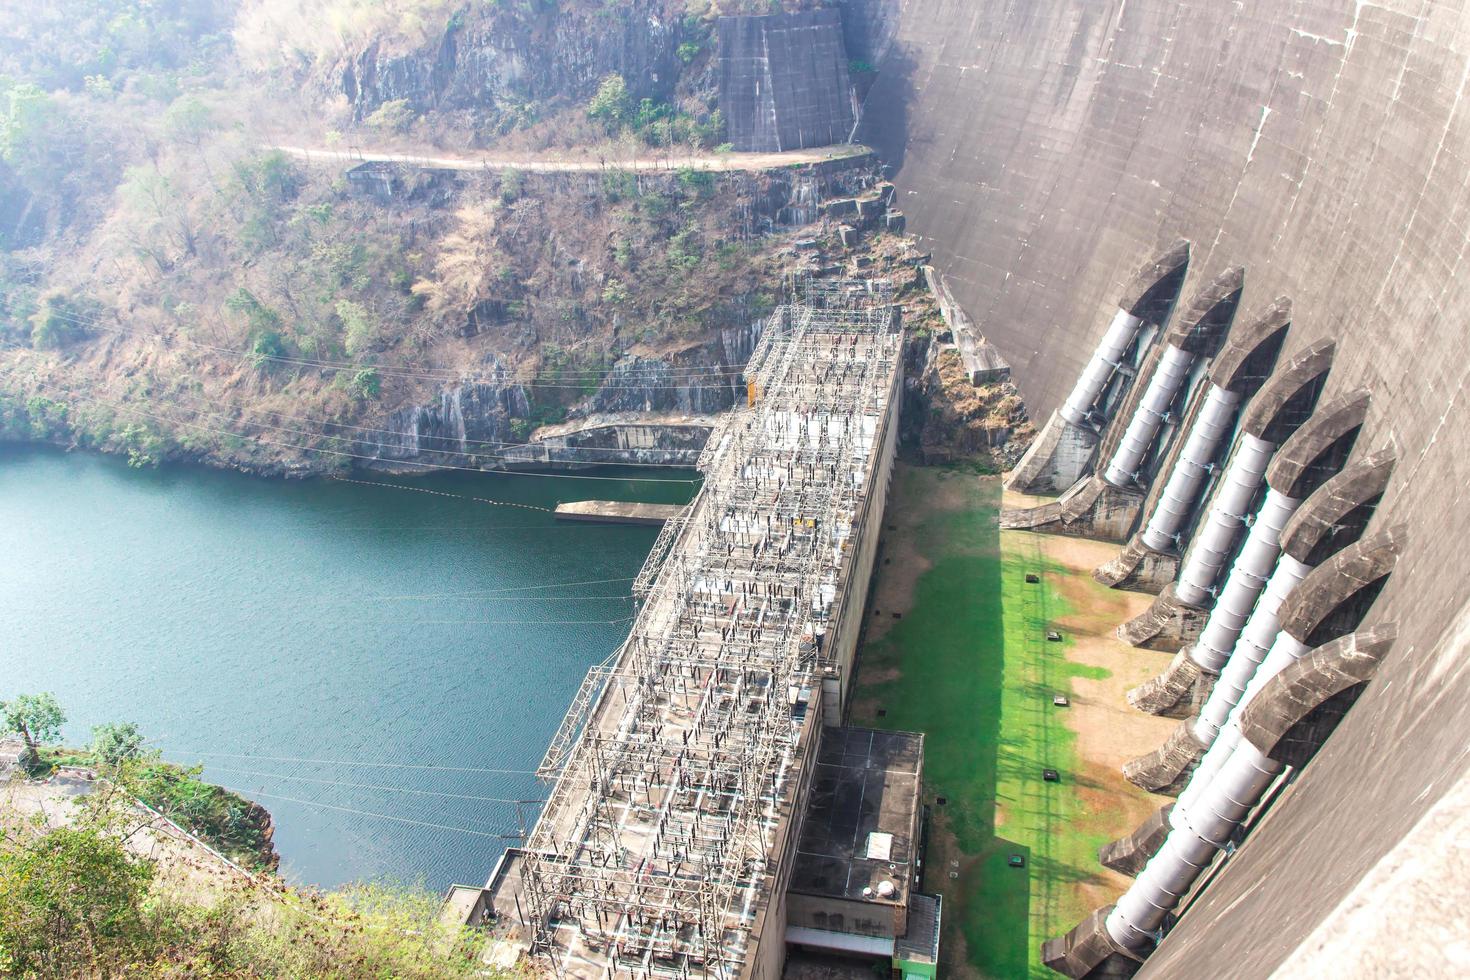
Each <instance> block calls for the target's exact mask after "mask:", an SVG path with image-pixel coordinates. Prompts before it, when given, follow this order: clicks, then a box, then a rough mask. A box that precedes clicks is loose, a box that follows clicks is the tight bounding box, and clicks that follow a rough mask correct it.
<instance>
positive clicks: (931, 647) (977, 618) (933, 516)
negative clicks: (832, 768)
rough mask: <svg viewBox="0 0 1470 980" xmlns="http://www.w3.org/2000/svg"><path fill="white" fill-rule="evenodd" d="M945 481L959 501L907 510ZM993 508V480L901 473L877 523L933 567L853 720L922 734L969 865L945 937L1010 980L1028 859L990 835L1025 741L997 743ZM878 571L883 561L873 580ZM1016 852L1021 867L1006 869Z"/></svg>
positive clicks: (871, 659)
mask: <svg viewBox="0 0 1470 980" xmlns="http://www.w3.org/2000/svg"><path fill="white" fill-rule="evenodd" d="M948 480H964V481H965V486H966V489H965V491H964V492H965V494H966V498H967V499H966V500H965V506H963V507H960V508H957V509H939V508H932V509H930V508H926V509H925V510H924V511H922V512H917V513H916V512H912V511H907V508H908V507H923V506H924V504H923V502H924V501H927V500H931V499H934V498H935V497H937V496H939V495H941V494H944V493H946V492H950V491H953V489H954V488H953V486H951V487H949V488H945V487H944V486H943V484H944V483H945V482H947V481H948ZM999 506H1000V484H999V481H997V480H989V481H984V482H981V481H978V480H976V479H975V477H974V476H970V475H962V474H958V473H942V472H936V471H934V470H923V469H913V468H908V467H903V468H901V469H900V471H899V475H898V484H897V486H896V488H895V493H894V495H893V497H892V502H891V503H890V514H894V512H895V511H896V510H900V509H903V510H902V511H901V512H900V513H899V514H897V515H896V520H895V518H886V519H885V520H886V521H887V523H889V524H894V523H898V524H900V528H901V529H900V531H899V533H901V534H909V535H912V538H913V543H914V545H915V547H916V549H917V550H918V552H919V553H920V554H922V555H923V556H924V557H925V558H927V559H928V560H929V562H930V563H931V565H930V568H929V569H928V571H926V572H925V573H924V574H923V575H922V576H921V577H920V578H919V580H918V581H917V583H916V585H915V589H914V597H913V605H912V608H911V609H909V610H907V611H906V612H905V613H904V616H903V619H901V620H899V621H896V622H894V623H893V625H892V627H891V629H889V630H888V631H887V632H886V633H885V634H884V635H883V636H882V637H881V638H880V639H878V640H875V641H873V642H871V643H869V644H867V645H866V646H865V647H864V648H863V650H862V651H861V653H860V655H859V659H858V663H859V675H858V677H857V685H858V692H857V694H858V696H857V706H856V707H855V709H854V717H853V719H852V721H853V723H854V724H876V725H879V726H881V727H884V728H890V729H897V730H908V731H920V732H923V733H925V736H926V739H925V748H924V768H925V793H926V798H928V799H930V800H933V799H934V798H936V797H944V798H946V800H947V804H946V807H945V817H946V823H947V825H948V827H949V829H950V831H951V832H952V833H953V835H954V842H955V844H956V845H957V846H958V850H959V851H960V853H961V854H963V855H964V856H965V858H966V859H965V860H964V861H963V866H962V870H960V871H959V872H958V874H959V877H958V878H956V879H950V878H948V877H947V875H946V876H944V877H943V878H940V879H939V881H940V884H939V887H938V890H939V891H941V892H943V893H944V895H945V900H946V903H947V907H946V914H945V917H944V921H945V933H946V935H947V936H953V933H954V931H958V932H959V933H961V934H962V935H963V938H964V946H965V949H966V951H967V953H968V957H967V958H968V960H969V965H970V966H971V967H973V968H974V969H975V970H978V971H979V972H980V973H982V974H983V975H985V976H992V977H1018V976H1024V975H1026V973H1027V971H1028V963H1029V961H1030V960H1031V955H1030V953H1031V951H1030V946H1031V939H1032V937H1031V936H1030V915H1029V912H1030V903H1031V871H1030V868H1031V852H1030V849H1029V848H1027V847H1024V846H1022V845H1019V844H1016V843H1013V842H1010V841H1007V840H1003V839H1000V838H998V837H996V836H995V834H996V826H995V817H996V803H997V792H998V789H999V787H1000V785H1001V778H1000V777H1001V775H1002V774H1001V757H1002V751H1003V749H1004V751H1005V754H1006V755H1014V754H1015V749H1016V748H1018V747H1019V746H1020V743H1022V742H1024V739H1017V740H1016V743H1017V744H1016V745H1003V743H1002V737H1001V715H1002V707H1003V692H1004V688H1005V655H1006V650H1007V637H1006V623H1005V621H1004V610H1003V607H1002V596H1003V589H1002V581H1001V576H1002V574H1003V562H1002V560H1001V554H1000V530H999V527H998V525H997V523H996V521H995V515H996V513H997V512H998V509H999ZM883 569H884V566H882V565H881V563H880V565H879V575H882V574H884V571H883ZM1012 643H1014V640H1012ZM890 669H896V670H897V676H898V679H897V680H896V681H890V680H885V681H884V682H883V683H881V684H880V683H878V682H877V681H876V680H875V681H873V682H872V683H871V684H870V685H867V686H865V685H864V673H863V672H866V673H867V676H868V677H870V678H876V677H878V676H891V674H890ZM1049 697H1050V695H1048V700H1049ZM879 702H881V704H882V706H883V707H884V708H885V709H886V713H885V715H884V717H883V718H882V719H881V720H880V719H878V718H876V717H875V710H874V706H875V705H876V704H877V703H879ZM1006 741H1007V742H1010V741H1011V740H1010V739H1007V740H1006ZM1037 778H1039V773H1038V774H1037ZM1001 802H1002V804H1003V806H1005V807H1011V806H1012V805H1013V801H1010V800H1001ZM1013 854H1020V855H1022V856H1023V858H1024V860H1025V867H1022V868H1015V867H1011V866H1010V864H1009V861H1010V858H1011V855H1013ZM936 877H937V876H936ZM949 941H952V940H950V939H947V940H946V942H949Z"/></svg>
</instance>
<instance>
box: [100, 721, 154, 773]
mask: <svg viewBox="0 0 1470 980" xmlns="http://www.w3.org/2000/svg"><path fill="white" fill-rule="evenodd" d="M142 752H143V733H142V732H140V731H138V726H137V725H135V724H134V723H133V722H131V721H115V722H110V723H108V724H106V725H97V726H95V727H93V729H92V754H93V755H95V756H96V757H97V761H98V762H101V763H102V764H103V765H105V766H111V767H114V768H115V767H116V766H117V765H118V764H120V763H121V762H123V760H125V759H136V758H137V757H138V756H139V755H141V754H142Z"/></svg>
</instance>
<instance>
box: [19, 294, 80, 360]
mask: <svg viewBox="0 0 1470 980" xmlns="http://www.w3.org/2000/svg"><path fill="white" fill-rule="evenodd" d="M86 318H87V315H86V312H85V310H84V309H83V308H82V307H81V305H80V304H78V303H74V302H73V301H72V300H71V299H70V298H69V297H67V295H66V294H65V293H62V292H52V293H47V294H46V295H45V296H43V297H41V302H40V306H39V308H38V309H37V310H36V312H35V313H32V314H31V318H30V320H31V346H32V347H34V348H35V349H36V350H57V349H59V348H62V347H66V346H67V345H68V344H73V343H76V342H77V341H78V340H81V339H82V338H83V337H85V336H86V335H87V331H86V327H85V326H84V323H85V321H86Z"/></svg>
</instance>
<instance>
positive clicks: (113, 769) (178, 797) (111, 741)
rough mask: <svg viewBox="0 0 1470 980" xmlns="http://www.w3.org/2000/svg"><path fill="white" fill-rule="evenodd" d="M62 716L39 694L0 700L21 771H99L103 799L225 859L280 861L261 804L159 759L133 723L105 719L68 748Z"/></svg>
mask: <svg viewBox="0 0 1470 980" xmlns="http://www.w3.org/2000/svg"><path fill="white" fill-rule="evenodd" d="M65 723H66V715H65V712H64V711H63V710H62V708H61V705H60V704H58V703H57V701H56V698H55V697H54V696H53V695H51V694H49V693H46V692H42V693H40V694H19V695H16V696H15V697H14V698H11V699H10V700H8V701H0V735H15V736H19V738H20V739H21V741H22V744H23V745H24V746H25V749H26V751H25V754H24V756H23V757H22V759H21V768H22V772H23V773H24V774H25V775H26V776H29V777H31V778H37V779H44V778H46V777H47V776H49V775H50V774H51V773H52V772H53V771H55V769H56V768H57V767H58V766H80V767H84V768H87V769H91V770H93V771H95V772H97V773H99V774H101V776H102V777H103V780H104V783H105V785H106V787H107V793H106V794H105V795H106V796H107V800H108V805H111V804H112V803H114V802H121V801H128V800H140V801H142V802H143V803H144V804H146V805H147V806H149V807H152V808H153V810H155V811H157V812H158V813H160V814H162V815H163V816H165V817H167V818H168V819H170V820H172V821H173V822H174V823H176V824H178V825H179V826H181V827H183V828H184V829H185V830H187V831H189V832H190V833H191V834H194V835H195V836H196V837H198V838H200V839H201V840H203V841H205V842H206V843H208V844H209V845H210V846H211V847H214V848H215V849H216V850H218V851H220V852H221V853H222V854H224V855H225V856H226V857H228V858H230V859H231V860H232V861H234V862H236V863H237V864H240V865H242V866H244V867H247V868H251V869H254V870H257V871H270V870H273V869H274V868H275V867H276V865H277V863H278V862H279V860H280V859H279V857H278V855H277V854H276V852H275V847H274V845H273V843H272V836H273V834H274V828H273V826H272V824H271V817H270V814H269V813H267V812H266V811H265V808H264V807H261V806H260V805H259V804H256V803H254V802H252V801H250V800H247V799H245V798H244V797H243V796H240V795H239V794H237V793H233V792H231V791H230V790H227V789H225V788H224V787H222V786H216V785H214V784H213V783H206V782H204V781H203V780H202V779H200V778H199V776H200V774H201V773H202V772H203V767H201V766H196V767H193V768H186V767H184V766H180V765H175V764H174V763H171V762H165V761H164V760H163V759H162V758H161V757H160V754H159V753H158V752H157V751H153V750H149V749H148V748H147V747H146V744H145V741H144V738H143V735H142V733H141V732H140V731H139V730H138V726H137V725H135V724H133V723H132V722H110V723H108V724H104V725H97V726H95V727H94V728H93V729H92V743H91V745H89V746H87V747H86V748H84V749H76V748H67V747H64V746H60V745H58V744H57V743H59V742H60V741H61V726H62V725H63V724H65Z"/></svg>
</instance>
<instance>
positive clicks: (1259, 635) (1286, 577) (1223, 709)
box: [1194, 555, 1311, 745]
mask: <svg viewBox="0 0 1470 980" xmlns="http://www.w3.org/2000/svg"><path fill="white" fill-rule="evenodd" d="M1309 571H1311V567H1310V566H1308V565H1305V564H1303V563H1302V562H1299V561H1297V560H1296V559H1295V558H1293V557H1291V556H1290V555H1282V556H1281V557H1280V559H1279V560H1278V561H1277V562H1276V568H1275V569H1274V570H1273V571H1272V572H1271V578H1270V579H1269V580H1268V582H1267V583H1266V587H1265V589H1264V591H1263V592H1262V594H1261V598H1260V600H1259V601H1258V602H1257V603H1256V605H1255V608H1254V609H1252V610H1251V614H1250V617H1249V619H1247V620H1246V625H1245V628H1244V629H1242V630H1241V633H1240V639H1239V640H1237V641H1236V643H1235V647H1234V649H1233V650H1232V651H1231V652H1230V654H1229V659H1227V660H1226V661H1225V663H1224V665H1223V668H1221V669H1220V678H1219V680H1217V681H1215V686H1214V687H1213V688H1212V689H1211V690H1210V696H1209V698H1208V699H1206V701H1205V704H1204V707H1203V708H1201V709H1200V714H1199V718H1197V719H1196V720H1195V723H1194V734H1195V737H1196V738H1198V739H1199V741H1200V743H1201V744H1203V745H1211V744H1213V743H1214V741H1215V736H1216V735H1218V734H1219V733H1220V729H1221V728H1222V727H1224V725H1225V722H1226V720H1227V719H1228V718H1229V717H1230V715H1231V713H1232V712H1234V711H1235V710H1236V708H1237V707H1238V706H1239V705H1240V704H1241V703H1242V702H1243V700H1244V697H1245V692H1246V690H1247V688H1248V687H1249V686H1250V683H1251V680H1252V679H1253V678H1254V677H1255V676H1256V673H1257V671H1258V668H1259V667H1260V665H1261V663H1262V662H1263V661H1264V660H1265V659H1266V656H1267V654H1268V653H1269V652H1270V650H1271V647H1272V646H1273V645H1274V644H1275V643H1276V642H1277V641H1278V638H1279V635H1280V629H1281V604H1282V603H1283V602H1285V601H1286V597H1287V596H1288V595H1290V594H1291V590H1292V589H1294V588H1296V586H1297V583H1298V582H1300V581H1301V580H1302V579H1304V578H1306V577H1307V572H1309Z"/></svg>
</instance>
